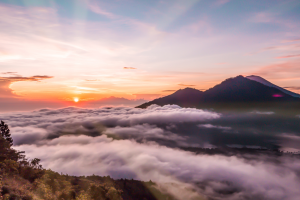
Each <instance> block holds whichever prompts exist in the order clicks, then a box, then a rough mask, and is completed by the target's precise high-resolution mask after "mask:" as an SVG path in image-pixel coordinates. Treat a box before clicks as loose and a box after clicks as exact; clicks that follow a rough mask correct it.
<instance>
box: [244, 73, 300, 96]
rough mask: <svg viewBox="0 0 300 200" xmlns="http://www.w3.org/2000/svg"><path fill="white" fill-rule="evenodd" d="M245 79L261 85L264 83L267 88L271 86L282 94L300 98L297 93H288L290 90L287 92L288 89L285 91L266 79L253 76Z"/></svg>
mask: <svg viewBox="0 0 300 200" xmlns="http://www.w3.org/2000/svg"><path fill="white" fill-rule="evenodd" d="M245 78H247V79H250V80H253V81H256V82H259V83H262V84H264V85H266V86H269V87H274V88H277V89H279V90H281V91H282V92H284V93H286V94H288V95H290V96H293V97H298V98H300V94H297V93H294V92H291V91H288V90H286V89H284V88H282V87H279V86H277V85H275V84H273V83H271V82H269V81H267V80H266V79H264V78H262V77H260V76H255V75H251V76H246V77H245Z"/></svg>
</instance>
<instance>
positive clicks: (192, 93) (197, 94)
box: [138, 88, 203, 108]
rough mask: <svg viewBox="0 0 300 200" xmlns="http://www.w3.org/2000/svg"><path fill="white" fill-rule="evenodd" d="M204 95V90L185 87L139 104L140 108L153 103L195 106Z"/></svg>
mask: <svg viewBox="0 0 300 200" xmlns="http://www.w3.org/2000/svg"><path fill="white" fill-rule="evenodd" d="M202 96H203V92H202V91H200V90H196V89H193V88H185V89H180V90H177V91H176V92H174V93H173V94H171V95H168V96H165V97H161V98H158V99H155V100H153V101H150V102H147V103H144V104H142V105H140V106H138V108H147V107H148V106H150V105H152V104H157V105H160V106H163V105H166V104H176V105H179V106H182V107H193V106H194V105H195V104H198V102H200V101H201V99H202Z"/></svg>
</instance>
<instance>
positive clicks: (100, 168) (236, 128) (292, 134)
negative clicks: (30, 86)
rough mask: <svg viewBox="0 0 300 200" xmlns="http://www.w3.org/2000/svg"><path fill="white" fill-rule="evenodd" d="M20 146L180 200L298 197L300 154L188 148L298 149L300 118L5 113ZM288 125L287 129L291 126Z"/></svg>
mask: <svg viewBox="0 0 300 200" xmlns="http://www.w3.org/2000/svg"><path fill="white" fill-rule="evenodd" d="M0 118H1V119H2V120H4V121H5V122H6V123H7V124H8V125H9V127H10V129H11V133H12V136H13V139H14V148H16V149H18V150H23V151H26V155H28V157H30V158H35V157H36V158H40V159H41V160H42V165H43V167H45V168H47V169H48V168H50V169H52V170H54V171H57V172H62V173H67V174H70V175H91V174H96V175H100V176H107V175H109V176H111V177H113V178H128V179H131V178H133V179H138V180H144V181H148V180H150V179H151V180H152V181H155V182H157V183H158V186H159V187H160V188H161V189H162V190H165V191H167V192H169V193H171V194H173V195H175V196H177V197H178V199H182V200H186V199H289V200H293V199H295V200H296V199H297V198H298V197H299V196H300V190H299V187H300V159H299V157H298V156H281V157H272V156H268V155H251V156H250V155H249V156H248V157H245V156H239V155H234V156H225V155H203V154H202V155H200V154H195V153H192V152H188V151H184V150H183V147H218V146H224V145H225V146H226V145H241V146H250V147H251V146H258V147H264V148H269V147H279V148H290V149H291V148H293V149H299V144H300V137H299V134H300V133H299V130H300V125H299V124H300V123H299V122H300V119H299V118H298V117H295V116H292V117H286V116H285V117H283V116H277V115H276V113H271V112H269V113H268V114H261V113H259V112H251V113H242V114H241V113H240V114H225V113H223V114H222V113H217V112H213V111H208V110H199V109H195V108H181V107H179V106H176V105H166V106H163V107H160V106H157V105H152V106H150V107H148V108H147V109H138V108H128V107H113V108H108V107H104V108H98V109H82V108H75V107H68V108H62V109H56V110H53V109H42V110H37V111H32V112H19V113H9V114H8V113H3V114H1V115H0ZM287 125H288V126H287Z"/></svg>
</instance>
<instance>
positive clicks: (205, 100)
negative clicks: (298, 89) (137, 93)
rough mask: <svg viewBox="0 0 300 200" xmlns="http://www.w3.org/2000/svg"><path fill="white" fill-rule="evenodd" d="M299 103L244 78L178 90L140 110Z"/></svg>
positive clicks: (268, 87) (273, 88)
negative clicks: (170, 107) (172, 107)
mask: <svg viewBox="0 0 300 200" xmlns="http://www.w3.org/2000/svg"><path fill="white" fill-rule="evenodd" d="M279 102H299V103H300V98H297V97H293V96H291V95H289V94H287V93H286V92H283V91H282V90H280V89H278V88H276V87H270V86H267V85H265V84H262V83H260V82H257V81H254V80H250V79H248V78H245V77H243V76H237V77H235V78H229V79H226V80H225V81H223V82H222V83H220V84H219V85H216V86H214V87H213V88H210V89H208V90H206V91H205V92H201V91H199V90H196V89H192V88H185V89H183V90H178V91H176V92H175V93H173V94H171V95H169V96H166V97H162V98H159V99H155V100H153V101H150V102H147V103H144V104H142V105H140V106H138V108H146V107H148V106H149V105H152V104H157V105H161V106H162V105H167V104H177V105H179V106H182V107H203V105H212V104H226V105H229V104H232V105H233V104H236V103H243V104H253V103H279Z"/></svg>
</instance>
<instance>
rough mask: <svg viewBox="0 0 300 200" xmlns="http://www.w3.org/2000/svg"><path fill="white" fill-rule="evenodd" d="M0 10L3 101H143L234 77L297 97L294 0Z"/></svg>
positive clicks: (27, 5) (9, 4) (8, 5)
mask: <svg viewBox="0 0 300 200" xmlns="http://www.w3.org/2000/svg"><path fill="white" fill-rule="evenodd" d="M133 5H134V6H133ZM0 11H1V18H0V25H1V27H2V29H1V35H0V38H1V42H0V47H1V48H0V66H1V68H0V69H1V70H0V73H1V76H0V77H1V81H0V90H1V91H2V92H1V97H3V98H12V99H14V100H16V99H19V100H20V99H22V100H24V101H51V102H67V101H68V99H72V98H73V96H74V95H80V99H82V100H84V101H85V102H87V101H97V100H100V99H103V98H104V99H105V98H109V97H111V96H113V97H116V98H125V99H129V100H139V99H140V100H145V101H148V100H152V99H155V98H158V97H162V96H166V95H169V94H171V93H173V92H175V91H176V90H178V89H183V88H185V87H192V88H196V89H199V90H202V91H204V90H207V89H209V88H211V87H213V86H214V85H216V84H219V83H220V82H221V81H223V80H225V79H226V78H228V77H235V76H237V75H240V74H242V75H252V74H254V75H259V76H262V77H264V78H266V79H268V80H270V81H272V82H273V83H275V84H276V85H280V86H281V87H286V88H288V89H289V90H291V91H293V92H296V93H299V92H300V90H299V88H300V85H299V82H300V81H299V74H300V71H299V64H300V57H299V50H300V46H299V45H300V36H299V32H300V27H299V26H298V24H299V23H300V22H299V21H300V20H299V19H300V17H299V12H298V11H299V1H296V0H289V1H281V0H276V1H273V0H272V1H271V0H266V1H259V2H258V1H243V2H240V1H237V0H225V1H224V0H215V1H200V0H187V1H171V0H163V1H158V0H155V1H143V2H139V1H127V0H122V1H111V2H106V1H96V0H76V1H56V0H49V1H48V0H47V1H46V0H42V1H40V0H33V1H19V0H17V1H8V0H2V1H0Z"/></svg>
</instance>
